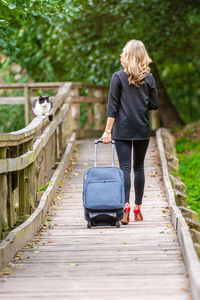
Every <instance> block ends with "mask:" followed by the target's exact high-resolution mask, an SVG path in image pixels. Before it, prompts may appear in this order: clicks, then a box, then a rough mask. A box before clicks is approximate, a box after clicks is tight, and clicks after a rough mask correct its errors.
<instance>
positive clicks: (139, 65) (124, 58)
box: [120, 40, 152, 87]
mask: <svg viewBox="0 0 200 300" xmlns="http://www.w3.org/2000/svg"><path fill="white" fill-rule="evenodd" d="M120 60H121V65H122V67H123V68H124V72H125V73H126V74H127V75H129V78H128V82H129V84H134V85H135V86H137V87H138V86H139V85H140V84H144V78H145V77H146V75H147V73H150V67H149V64H150V63H151V62H152V59H151V58H150V57H149V55H148V53H147V50H146V48H145V46H144V44H143V43H142V41H139V40H130V41H128V42H127V43H126V45H125V47H124V48H123V50H122V53H121V54H120Z"/></svg>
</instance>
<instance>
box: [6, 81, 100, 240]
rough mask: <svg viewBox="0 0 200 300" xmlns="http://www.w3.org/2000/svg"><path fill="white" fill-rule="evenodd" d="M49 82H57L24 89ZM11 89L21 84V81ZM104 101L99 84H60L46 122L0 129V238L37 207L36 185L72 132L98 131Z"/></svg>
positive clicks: (49, 172) (83, 134)
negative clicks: (5, 130)
mask: <svg viewBox="0 0 200 300" xmlns="http://www.w3.org/2000/svg"><path fill="white" fill-rule="evenodd" d="M52 86H53V87H55V88H58V86H59V84H57V83H56V84H55V85H53V84H52V83H51V84H50V85H49V84H48V83H45V84H43V85H42V84H38V83H37V84H34V85H33V84H31V85H29V86H28V89H36V88H41V87H42V88H48V89H49V88H52ZM4 87H5V88H8V87H10V85H4ZM14 87H15V88H16V87H17V88H21V85H20V86H19V85H18V86H17V85H14ZM1 88H2V86H1ZM26 88H27V86H26ZM83 95H84V96H83ZM9 101H10V102H11V100H9ZM14 101H15V100H14ZM29 101H30V99H29ZM82 102H84V103H86V105H87V108H86V109H87V120H86V122H85V124H84V126H83V127H82V128H80V124H79V123H80V122H79V121H80V105H81V103H82ZM105 103H106V88H105V87H96V86H93V85H86V84H82V83H70V82H68V83H65V84H63V83H62V86H61V87H60V88H59V90H58V93H57V95H56V96H55V97H54V112H53V121H52V122H50V121H49V119H48V118H47V117H45V116H39V117H35V118H34V119H33V120H32V121H31V122H30V123H29V124H28V125H27V126H26V127H25V128H23V129H21V130H19V131H15V132H10V133H0V239H2V238H4V237H5V236H6V235H7V234H8V232H9V231H10V230H11V229H13V228H14V227H16V226H17V225H19V224H20V223H22V222H23V221H24V220H26V219H27V218H28V217H29V216H30V215H31V214H32V213H33V212H34V210H35V209H36V208H37V206H38V204H39V201H40V197H41V192H39V191H38V188H41V187H43V186H45V185H46V184H48V182H49V181H50V182H51V178H52V176H53V174H54V171H55V169H56V167H57V165H58V164H59V162H60V160H61V158H62V155H63V152H64V150H65V149H66V147H67V145H68V143H69V141H70V139H71V136H72V134H73V132H76V137H87V136H95V135H98V134H100V133H101V132H102V130H103V127H104V125H105V114H104V113H105ZM28 106H30V102H29V104H28ZM58 184H59V183H58Z"/></svg>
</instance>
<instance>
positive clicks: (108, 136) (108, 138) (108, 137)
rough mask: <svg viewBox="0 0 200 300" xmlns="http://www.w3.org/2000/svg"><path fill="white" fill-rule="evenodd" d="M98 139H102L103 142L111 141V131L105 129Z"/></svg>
mask: <svg viewBox="0 0 200 300" xmlns="http://www.w3.org/2000/svg"><path fill="white" fill-rule="evenodd" d="M100 139H101V140H103V143H104V144H109V143H110V142H111V133H108V132H106V131H105V132H104V134H103V135H102V137H101V138H100Z"/></svg>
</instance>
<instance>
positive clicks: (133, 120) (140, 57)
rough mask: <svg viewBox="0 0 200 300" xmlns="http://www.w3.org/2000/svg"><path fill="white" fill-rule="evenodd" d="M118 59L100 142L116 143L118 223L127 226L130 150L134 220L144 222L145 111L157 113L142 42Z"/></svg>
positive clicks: (154, 89) (147, 133) (133, 43)
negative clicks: (121, 201) (120, 183)
mask: <svg viewBox="0 0 200 300" xmlns="http://www.w3.org/2000/svg"><path fill="white" fill-rule="evenodd" d="M120 57H121V65H122V67H123V70H120V71H117V72H115V73H113V75H112V79H111V83H110V90H109V96H108V106H107V113H106V116H107V117H108V119H107V123H106V128H105V131H104V134H103V135H102V137H101V139H103V143H110V141H111V138H112V139H114V140H115V147H116V151H117V156H118V160H119V165H120V168H121V169H122V170H123V173H124V180H125V182H124V183H125V205H124V217H123V219H122V220H121V223H122V224H128V223H129V220H130V204H129V196H130V188H131V178H130V173H131V156H132V148H133V170H134V188H135V206H134V209H133V212H134V216H135V220H143V216H142V212H141V204H142V197H143V193H144V184H145V174H144V158H145V154H146V151H147V147H148V144H149V140H150V128H149V112H148V111H149V110H152V109H154V110H156V109H158V93H157V87H156V82H155V79H154V77H153V75H152V73H150V68H149V64H150V63H151V62H152V60H151V58H150V57H149V55H148V53H147V50H146V49H145V46H144V44H143V43H142V42H141V41H139V40H130V41H129V42H128V43H127V44H126V45H125V47H124V48H123V51H122V53H121V55H120ZM113 125H114V126H113ZM112 127H113V132H112V137H111V130H112Z"/></svg>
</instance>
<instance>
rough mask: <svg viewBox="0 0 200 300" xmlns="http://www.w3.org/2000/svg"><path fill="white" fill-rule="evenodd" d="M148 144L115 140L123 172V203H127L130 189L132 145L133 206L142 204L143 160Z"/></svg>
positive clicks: (142, 141)
mask: <svg viewBox="0 0 200 300" xmlns="http://www.w3.org/2000/svg"><path fill="white" fill-rule="evenodd" d="M148 144H149V139H148V140H134V141H131V140H115V147H116V151H117V156H118V160H119V166H120V169H122V170H123V172H124V180H125V182H124V183H125V203H126V202H129V197H130V189H131V176H130V174H131V155H132V145H133V170H134V188H135V204H137V205H140V204H142V197H143V193H144V184H145V174H144V158H145V154H146V151H147V147H148Z"/></svg>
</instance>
